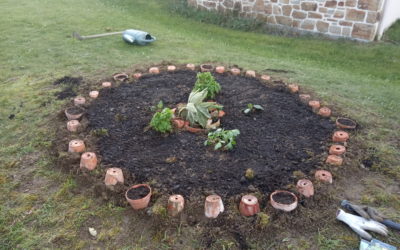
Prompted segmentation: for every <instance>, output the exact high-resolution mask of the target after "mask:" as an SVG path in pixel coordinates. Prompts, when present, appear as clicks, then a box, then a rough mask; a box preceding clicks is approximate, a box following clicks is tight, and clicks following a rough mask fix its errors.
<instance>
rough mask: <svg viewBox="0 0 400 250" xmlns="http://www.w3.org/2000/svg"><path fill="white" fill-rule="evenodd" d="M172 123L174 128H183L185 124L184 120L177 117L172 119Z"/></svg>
mask: <svg viewBox="0 0 400 250" xmlns="http://www.w3.org/2000/svg"><path fill="white" fill-rule="evenodd" d="M172 123H173V124H174V126H175V127H176V128H183V127H184V126H185V121H184V120H182V119H178V118H175V119H172Z"/></svg>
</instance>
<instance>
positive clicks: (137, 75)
mask: <svg viewBox="0 0 400 250" xmlns="http://www.w3.org/2000/svg"><path fill="white" fill-rule="evenodd" d="M140 77H142V73H135V74H133V78H135V79H140Z"/></svg>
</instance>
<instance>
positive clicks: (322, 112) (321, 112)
mask: <svg viewBox="0 0 400 250" xmlns="http://www.w3.org/2000/svg"><path fill="white" fill-rule="evenodd" d="M318 114H319V115H320V116H322V117H329V116H331V114H332V111H331V109H330V108H327V107H322V108H320V109H319V111H318Z"/></svg>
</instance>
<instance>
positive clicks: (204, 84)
mask: <svg viewBox="0 0 400 250" xmlns="http://www.w3.org/2000/svg"><path fill="white" fill-rule="evenodd" d="M205 89H206V90H207V98H209V99H213V98H214V97H215V95H216V94H218V93H219V91H220V90H221V85H219V83H218V82H217V81H215V79H214V77H213V76H212V75H211V73H210V72H204V73H198V74H197V81H196V83H195V84H194V90H198V91H202V90H205Z"/></svg>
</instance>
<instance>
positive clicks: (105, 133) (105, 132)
mask: <svg viewBox="0 0 400 250" xmlns="http://www.w3.org/2000/svg"><path fill="white" fill-rule="evenodd" d="M92 134H93V135H95V136H98V137H101V136H108V130H107V129H106V128H99V129H95V130H92Z"/></svg>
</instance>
